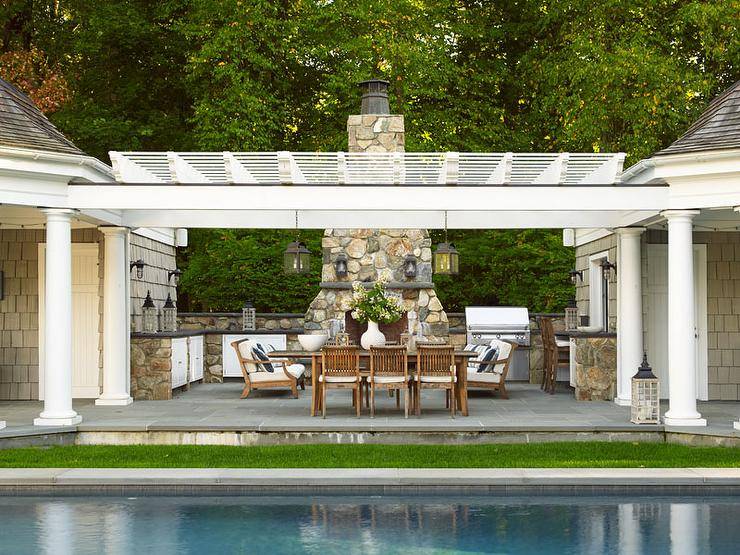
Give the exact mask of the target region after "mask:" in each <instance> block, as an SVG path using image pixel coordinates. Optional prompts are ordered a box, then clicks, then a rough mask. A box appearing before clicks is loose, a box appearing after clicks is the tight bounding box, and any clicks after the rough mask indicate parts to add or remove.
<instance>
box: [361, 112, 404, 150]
mask: <svg viewBox="0 0 740 555" xmlns="http://www.w3.org/2000/svg"><path fill="white" fill-rule="evenodd" d="M405 135H406V134H405V130H404V121H403V116H398V115H375V114H364V115H356V116H349V118H348V119H347V143H348V149H349V151H350V152H403V150H404V146H405V140H406V137H405Z"/></svg>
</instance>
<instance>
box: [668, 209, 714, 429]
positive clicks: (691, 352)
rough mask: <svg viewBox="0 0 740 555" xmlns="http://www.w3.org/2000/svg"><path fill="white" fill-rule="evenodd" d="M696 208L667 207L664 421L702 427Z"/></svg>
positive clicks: (704, 424)
mask: <svg viewBox="0 0 740 555" xmlns="http://www.w3.org/2000/svg"><path fill="white" fill-rule="evenodd" d="M698 213H699V211H698V210H668V211H665V212H662V213H661V215H662V216H663V217H664V218H666V220H667V221H668V377H669V380H668V399H669V408H668V411H667V412H666V413H665V423H666V424H668V425H671V426H706V425H707V421H706V420H705V419H704V418H702V417H701V414H699V412H698V411H697V410H696V311H695V308H694V295H695V293H694V291H695V287H694V281H695V276H694V245H693V219H694V216H696V215H697V214H698Z"/></svg>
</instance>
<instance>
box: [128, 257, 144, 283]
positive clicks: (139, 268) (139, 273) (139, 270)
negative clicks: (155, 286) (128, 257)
mask: <svg viewBox="0 0 740 555" xmlns="http://www.w3.org/2000/svg"><path fill="white" fill-rule="evenodd" d="M144 266H146V262H144V261H143V260H142V259H141V258H139V260H137V261H136V262H131V263H129V266H128V270H129V272H130V271H131V270H133V269H134V268H136V279H141V278H143V277H144Z"/></svg>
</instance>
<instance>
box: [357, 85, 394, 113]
mask: <svg viewBox="0 0 740 555" xmlns="http://www.w3.org/2000/svg"><path fill="white" fill-rule="evenodd" d="M358 85H359V87H360V88H361V89H362V108H361V109H360V113H361V114H380V115H386V114H390V113H391V109H390V106H389V104H388V85H390V83H389V82H388V81H384V80H382V79H368V80H367V81H362V82H361V83H358Z"/></svg>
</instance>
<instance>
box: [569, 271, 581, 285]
mask: <svg viewBox="0 0 740 555" xmlns="http://www.w3.org/2000/svg"><path fill="white" fill-rule="evenodd" d="M568 275H570V282H571V283H572V284H573V285H578V283H579V282H580V283H583V270H576V269H573V270H571V271H570V272H569V274H568Z"/></svg>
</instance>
